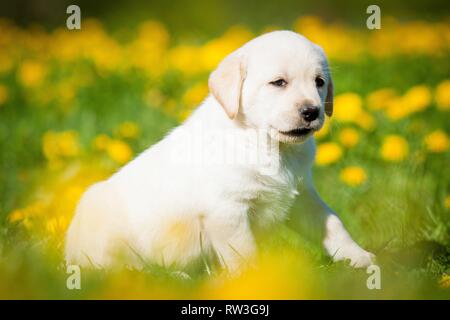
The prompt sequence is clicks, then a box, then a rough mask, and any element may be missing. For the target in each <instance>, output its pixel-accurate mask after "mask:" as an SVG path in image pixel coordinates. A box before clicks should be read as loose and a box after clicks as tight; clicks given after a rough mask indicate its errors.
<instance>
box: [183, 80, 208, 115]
mask: <svg viewBox="0 0 450 320" xmlns="http://www.w3.org/2000/svg"><path fill="white" fill-rule="evenodd" d="M207 94H208V85H207V84H206V83H203V82H202V83H199V84H196V85H194V86H193V87H192V88H190V89H189V90H187V91H186V92H185V94H184V95H183V104H184V105H185V106H186V107H188V108H189V109H190V108H193V107H195V106H197V105H198V104H199V103H200V102H202V100H203V99H205V97H206V95H207Z"/></svg>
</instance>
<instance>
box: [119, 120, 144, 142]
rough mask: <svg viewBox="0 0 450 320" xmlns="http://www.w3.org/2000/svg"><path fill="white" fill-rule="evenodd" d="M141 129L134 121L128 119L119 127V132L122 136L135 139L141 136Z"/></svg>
mask: <svg viewBox="0 0 450 320" xmlns="http://www.w3.org/2000/svg"><path fill="white" fill-rule="evenodd" d="M140 132H141V129H140V128H139V126H138V125H137V124H136V123H135V122H132V121H126V122H123V123H122V124H120V126H119V128H117V133H118V135H119V136H120V137H122V138H128V139H135V138H137V137H138V136H139V134H140Z"/></svg>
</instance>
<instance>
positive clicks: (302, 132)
mask: <svg viewBox="0 0 450 320" xmlns="http://www.w3.org/2000/svg"><path fill="white" fill-rule="evenodd" d="M312 131H314V129H313V128H296V129H293V130H289V131H278V132H279V133H281V134H283V135H285V136H289V137H303V136H306V135H307V134H309V133H310V132H312Z"/></svg>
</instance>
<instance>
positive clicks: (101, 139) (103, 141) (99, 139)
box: [92, 133, 111, 151]
mask: <svg viewBox="0 0 450 320" xmlns="http://www.w3.org/2000/svg"><path fill="white" fill-rule="evenodd" d="M110 141H111V139H110V137H108V136H107V135H106V134H104V133H102V134H99V135H98V136H96V137H95V138H94V141H93V142H92V145H93V146H94V148H95V149H97V150H100V151H103V150H106V149H107V148H108V144H109V142H110Z"/></svg>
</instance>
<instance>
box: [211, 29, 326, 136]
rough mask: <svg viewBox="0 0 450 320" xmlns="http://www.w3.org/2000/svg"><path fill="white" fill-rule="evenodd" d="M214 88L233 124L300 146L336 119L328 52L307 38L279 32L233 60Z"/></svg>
mask: <svg viewBox="0 0 450 320" xmlns="http://www.w3.org/2000/svg"><path fill="white" fill-rule="evenodd" d="M209 88H210V91H211V93H212V95H213V96H214V97H215V99H216V100H217V101H218V102H219V103H220V104H221V105H222V107H223V108H224V110H225V112H226V113H227V115H228V116H229V117H230V119H233V120H234V121H239V122H241V123H242V124H243V125H245V126H248V127H251V128H255V129H262V130H267V131H269V132H270V134H271V136H272V137H273V138H275V139H277V140H279V141H280V142H285V143H299V142H303V141H305V140H306V138H307V137H309V136H310V135H311V134H312V133H313V132H314V131H317V130H319V129H320V128H321V127H322V125H323V122H324V118H325V114H327V115H328V116H331V115H332V113H333V84H332V80H331V76H330V73H329V70H328V63H327V60H326V57H325V54H324V52H323V50H322V49H321V48H320V47H319V46H317V45H315V44H314V43H312V42H310V41H309V40H307V39H306V38H304V37H303V36H301V35H299V34H296V33H294V32H290V31H275V32H271V33H267V34H264V35H262V36H260V37H257V38H255V39H253V40H252V41H250V42H248V43H247V44H245V45H244V46H242V47H241V48H239V49H237V50H236V51H234V52H233V53H231V54H230V55H229V56H227V57H226V58H225V59H224V60H223V61H222V62H221V63H220V64H219V66H218V67H217V69H216V70H215V71H214V72H213V73H212V74H211V76H210V78H209Z"/></svg>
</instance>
